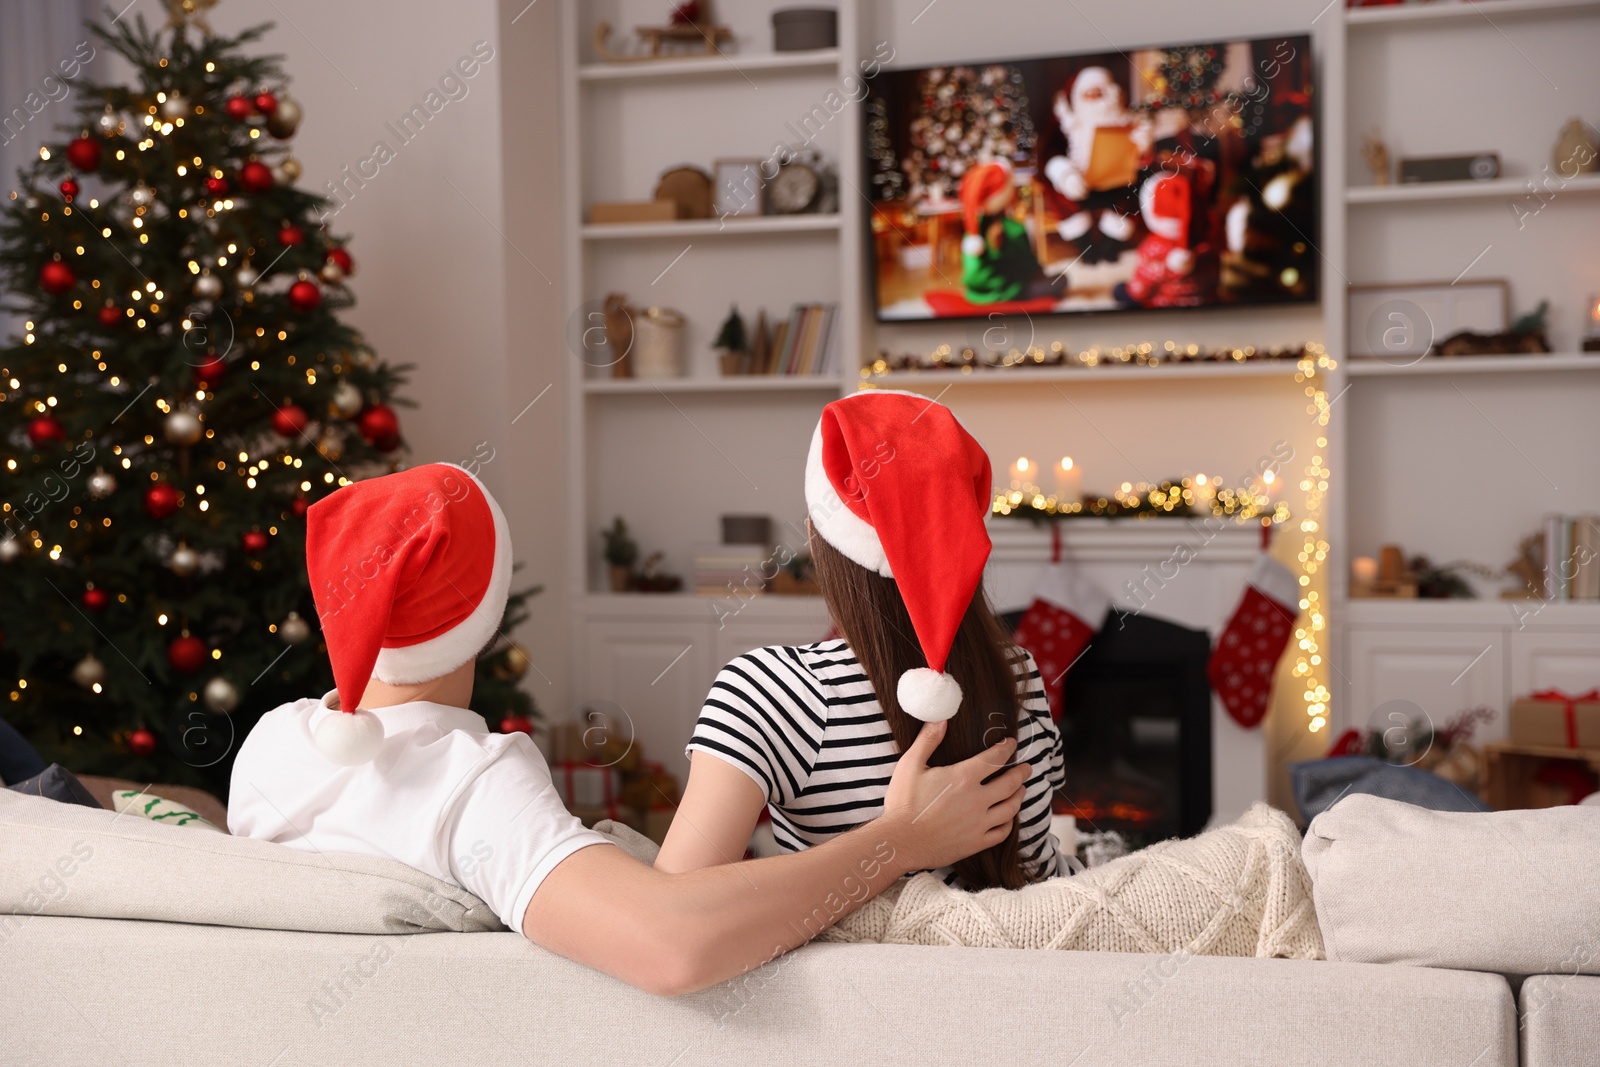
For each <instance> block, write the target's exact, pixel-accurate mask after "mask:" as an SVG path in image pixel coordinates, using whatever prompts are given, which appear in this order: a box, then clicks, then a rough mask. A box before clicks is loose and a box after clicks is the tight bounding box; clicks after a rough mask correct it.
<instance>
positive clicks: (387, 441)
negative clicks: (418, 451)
mask: <svg viewBox="0 0 1600 1067" xmlns="http://www.w3.org/2000/svg"><path fill="white" fill-rule="evenodd" d="M356 429H357V430H359V431H360V432H361V436H362V437H364V438H366V441H367V444H369V445H371V446H372V447H373V448H376V449H377V450H378V451H379V452H393V451H394V450H395V449H396V448H399V447H400V417H399V416H398V415H396V414H395V413H394V409H393V408H391V407H390V406H389V405H387V404H374V405H372V406H371V407H370V408H367V410H365V411H363V412H362V413H361V414H360V415H357V416H356Z"/></svg>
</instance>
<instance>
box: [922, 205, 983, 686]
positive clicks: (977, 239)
mask: <svg viewBox="0 0 1600 1067" xmlns="http://www.w3.org/2000/svg"><path fill="white" fill-rule="evenodd" d="M987 247H988V245H987V244H985V243H984V240H983V237H982V235H980V234H976V233H969V234H967V235H966V236H965V237H963V238H962V239H961V254H962V255H964V256H981V255H983V252H984V249H986V248H987ZM918 669H919V670H926V668H918Z"/></svg>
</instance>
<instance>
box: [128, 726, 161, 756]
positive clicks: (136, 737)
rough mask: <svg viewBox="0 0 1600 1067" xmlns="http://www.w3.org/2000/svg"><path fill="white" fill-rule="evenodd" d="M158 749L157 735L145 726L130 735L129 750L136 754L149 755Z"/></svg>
mask: <svg viewBox="0 0 1600 1067" xmlns="http://www.w3.org/2000/svg"><path fill="white" fill-rule="evenodd" d="M155 750H156V735H155V734H153V733H151V732H150V731H149V730H146V729H145V728H144V727H143V726H141V727H139V728H138V729H137V730H135V731H133V733H131V734H129V735H128V751H129V752H132V753H133V754H134V755H135V756H148V755H150V754H151V753H152V752H154V751H155Z"/></svg>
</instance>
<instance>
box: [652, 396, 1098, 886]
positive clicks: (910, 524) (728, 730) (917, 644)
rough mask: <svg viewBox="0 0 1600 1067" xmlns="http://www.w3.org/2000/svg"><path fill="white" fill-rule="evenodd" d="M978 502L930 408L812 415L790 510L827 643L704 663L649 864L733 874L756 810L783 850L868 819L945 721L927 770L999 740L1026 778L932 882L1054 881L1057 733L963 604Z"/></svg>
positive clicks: (854, 399) (950, 433) (973, 446)
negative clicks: (984, 841)
mask: <svg viewBox="0 0 1600 1067" xmlns="http://www.w3.org/2000/svg"><path fill="white" fill-rule="evenodd" d="M991 489H992V487H991V483H990V469H989V459H988V456H987V455H986V454H985V453H984V451H983V449H982V447H981V446H980V445H979V444H978V442H977V441H976V440H974V439H973V437H972V435H971V434H969V433H967V431H966V430H965V429H964V428H963V427H962V426H961V425H960V423H959V422H957V421H956V418H955V416H954V415H953V414H951V412H950V410H949V409H948V408H945V407H943V406H942V405H939V404H936V403H934V402H933V401H931V400H928V399H927V398H925V397H922V396H917V395H915V394H910V393H897V392H888V391H883V390H875V391H868V392H862V393H858V394H856V395H854V396H850V397H846V398H844V399H842V400H837V401H834V402H833V403H831V404H829V405H828V406H827V407H826V408H824V409H823V413H822V419H821V421H820V423H819V424H818V426H817V430H816V433H815V434H814V435H813V437H812V443H811V452H810V456H809V457H808V460H807V464H806V506H807V510H808V512H809V515H810V524H809V526H810V543H811V553H812V559H813V560H814V562H815V565H816V571H817V578H818V581H819V582H820V584H821V586H822V595H823V598H824V600H825V601H826V602H827V605H828V611H829V614H830V615H831V616H832V618H833V622H834V625H835V627H836V628H837V630H838V632H839V633H840V634H842V635H843V639H842V640H830V641H822V642H818V643H816V644H811V645H801V646H773V647H769V648H762V649H757V650H755V651H754V652H749V653H746V654H745V655H743V656H740V657H739V658H738V659H736V660H734V661H733V662H732V663H730V664H728V666H727V667H725V668H723V670H722V672H721V673H720V674H719V675H718V676H717V680H716V683H715V684H714V685H713V686H712V688H711V693H710V694H709V695H708V696H707V697H706V702H705V706H704V708H703V710H702V711H701V714H700V720H699V723H698V724H697V725H696V727H695V732H694V736H693V738H692V740H691V741H690V743H689V746H688V751H689V754H690V760H691V764H690V772H689V783H688V786H687V787H686V789H685V791H684V797H683V803H682V805H680V807H679V808H678V812H677V815H676V817H675V818H674V820H673V823H672V829H671V831H670V832H669V833H668V835H667V840H666V843H665V844H664V845H663V846H662V849H661V854H660V856H659V858H658V859H657V861H656V866H657V867H658V868H660V869H662V870H665V871H672V872H677V871H686V870H695V869H698V868H702V867H709V866H714V865H717V864H722V863H732V862H735V861H737V860H739V859H740V858H741V857H743V856H744V853H745V846H746V843H747V842H748V840H749V838H750V834H751V831H752V830H753V829H754V827H755V825H756V821H757V819H758V818H759V817H760V814H761V809H762V807H763V806H766V807H767V808H768V810H769V811H770V812H771V815H772V827H773V833H774V836H775V837H776V839H777V842H778V844H779V846H780V847H782V848H784V849H786V850H788V851H791V852H798V851H800V850H802V849H806V848H809V847H812V846H814V845H819V844H821V843H823V842H824V841H827V840H829V839H831V838H833V837H836V836H837V835H839V834H842V833H844V832H846V831H848V830H850V829H852V828H853V827H856V826H859V825H860V824H862V823H865V822H867V821H869V820H871V819H872V818H874V817H876V816H877V815H878V814H879V813H880V812H881V811H882V810H883V801H884V795H885V792H886V790H887V788H888V784H889V776H890V773H891V771H892V770H893V767H894V763H895V761H896V759H898V758H899V756H900V754H901V753H903V752H905V751H906V750H907V749H908V748H909V747H910V745H911V743H912V741H913V739H914V738H915V737H916V736H917V733H918V731H919V730H920V729H921V728H922V725H923V723H924V722H939V721H945V720H948V726H947V728H946V733H945V736H944V738H943V740H942V741H941V743H940V744H939V747H938V748H937V750H936V751H935V754H934V757H933V760H932V761H931V762H933V763H934V764H950V763H955V762H958V761H960V760H963V759H966V758H967V757H970V756H973V755H975V754H977V753H979V752H982V751H983V750H984V749H986V748H987V747H988V746H989V745H992V744H994V743H995V742H996V741H999V740H1001V739H1002V738H1004V737H1014V738H1016V740H1017V743H1018V749H1017V756H1016V760H1017V762H1018V763H1026V764H1029V765H1030V771H1029V775H1028V778H1027V780H1026V782H1025V784H1024V786H1023V793H1024V797H1023V802H1022V808H1021V811H1020V812H1019V814H1018V816H1017V819H1016V821H1015V823H1014V824H1013V827H1012V830H1011V833H1010V834H1009V835H1008V836H1007V837H1006V839H1005V840H1004V841H1002V842H1000V843H999V844H996V845H993V846H991V847H989V848H987V849H985V850H984V851H982V852H979V853H977V854H975V855H973V856H969V857H968V858H966V859H964V860H961V861H959V862H957V863H955V864H953V865H952V866H950V867H946V868H941V869H939V870H938V871H936V872H935V873H937V874H938V875H940V876H941V877H943V878H944V879H945V880H946V881H947V882H948V883H950V884H952V885H957V886H960V887H962V888H967V889H984V888H989V887H992V886H1003V887H1005V888H1008V889H1016V888H1019V887H1021V886H1023V885H1026V884H1028V883H1029V882H1033V881H1037V880H1040V879H1043V878H1048V877H1052V876H1055V875H1060V874H1066V873H1067V869H1066V865H1065V863H1064V861H1063V859H1062V857H1061V855H1060V853H1059V852H1058V850H1057V846H1056V841H1055V838H1054V837H1053V836H1051V834H1050V798H1051V793H1052V790H1053V789H1054V788H1056V787H1059V786H1060V785H1061V784H1062V777H1063V768H1062V757H1061V752H1060V737H1059V735H1058V734H1057V732H1056V728H1055V725H1054V723H1053V722H1052V721H1051V719H1050V713H1049V709H1048V707H1047V705H1046V702H1045V696H1044V686H1043V683H1042V682H1041V680H1040V678H1039V671H1038V668H1037V667H1035V666H1034V663H1033V658H1032V657H1031V656H1029V655H1028V653H1027V652H1025V651H1023V650H1022V649H1020V648H1017V647H1016V646H1015V645H1013V644H1012V643H1011V641H1010V640H1009V638H1008V637H1007V636H1006V633H1005V631H1004V630H1003V629H1002V628H1001V626H1000V624H999V622H998V621H997V620H996V619H995V617H994V614H993V612H992V611H991V610H990V608H989V606H988V603H987V602H986V600H985V598H984V595H983V590H982V580H983V568H984V564H985V563H986V562H987V560H988V557H989V549H990V545H989V536H988V532H987V530H986V529H985V528H984V517H985V515H986V514H987V512H988V508H989V500H990V493H991ZM1000 770H1001V768H1000V767H998V766H996V767H994V768H992V770H991V771H989V772H988V773H997V772H999V771H1000Z"/></svg>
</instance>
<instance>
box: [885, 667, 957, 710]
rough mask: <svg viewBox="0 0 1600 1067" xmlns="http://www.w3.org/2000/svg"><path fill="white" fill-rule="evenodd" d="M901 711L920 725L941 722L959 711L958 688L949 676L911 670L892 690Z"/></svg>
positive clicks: (925, 670)
mask: <svg viewBox="0 0 1600 1067" xmlns="http://www.w3.org/2000/svg"><path fill="white" fill-rule="evenodd" d="M894 691H895V695H896V696H898V697H899V698H900V707H901V710H903V711H904V712H905V713H906V714H907V715H910V716H911V717H912V718H916V719H921V720H922V721H923V722H944V721H945V720H946V719H948V718H950V717H951V716H953V715H954V714H955V713H956V709H958V708H960V707H961V684H960V683H959V682H957V681H956V680H955V679H954V678H952V677H951V676H950V675H948V674H943V673H941V672H939V671H935V670H930V669H929V668H927V667H913V668H912V669H911V670H909V671H906V673H904V674H902V675H901V676H900V681H899V682H898V683H896V685H895V687H894Z"/></svg>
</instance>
